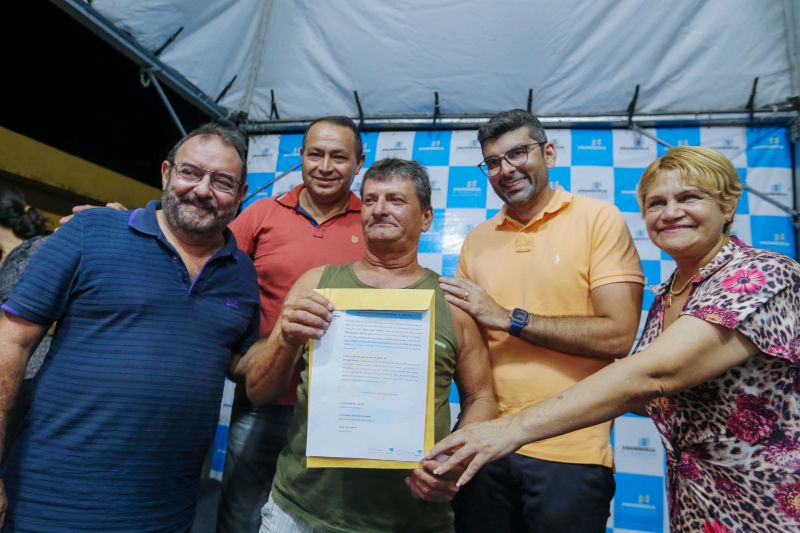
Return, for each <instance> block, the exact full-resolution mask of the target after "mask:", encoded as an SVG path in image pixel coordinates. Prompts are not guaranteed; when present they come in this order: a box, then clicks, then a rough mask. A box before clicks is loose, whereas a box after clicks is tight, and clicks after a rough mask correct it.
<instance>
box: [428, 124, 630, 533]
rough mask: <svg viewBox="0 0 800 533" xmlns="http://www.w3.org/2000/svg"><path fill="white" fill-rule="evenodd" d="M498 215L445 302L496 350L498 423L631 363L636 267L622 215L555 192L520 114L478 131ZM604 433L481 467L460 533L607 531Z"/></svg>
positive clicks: (468, 244) (460, 505)
mask: <svg viewBox="0 0 800 533" xmlns="http://www.w3.org/2000/svg"><path fill="white" fill-rule="evenodd" d="M478 140H479V141H480V143H481V148H482V150H483V155H484V160H483V162H482V163H481V164H480V167H481V169H482V170H483V171H484V172H485V173H486V175H487V176H488V178H489V182H490V183H491V184H492V187H493V188H494V190H495V192H496V193H497V195H498V196H500V198H501V199H502V200H503V202H504V206H503V209H502V210H501V211H500V212H499V213H498V214H497V215H495V216H494V217H492V218H491V219H490V220H488V221H486V222H484V223H483V224H481V225H479V226H478V227H476V228H475V229H474V230H473V231H472V232H470V234H469V235H468V236H467V238H466V240H465V241H464V245H463V247H462V249H461V257H460V260H459V266H458V273H457V275H458V277H457V278H442V279H441V287H442V289H444V290H445V291H446V292H448V293H449V295H448V297H447V298H448V301H450V302H451V303H453V304H455V305H457V306H458V307H460V308H461V309H463V310H465V311H466V312H468V313H469V314H470V315H472V317H473V318H475V320H476V322H478V324H479V325H480V327H481V329H482V333H483V336H484V338H485V339H486V340H487V342H488V345H489V354H490V358H491V363H492V374H493V377H494V386H495V393H496V395H497V400H498V406H499V408H500V413H501V416H509V415H512V414H514V413H516V412H517V411H520V410H522V409H524V408H525V407H527V406H529V405H532V404H535V403H538V402H540V401H542V400H544V399H546V398H549V397H551V396H554V395H556V394H558V393H559V392H560V391H562V390H564V389H566V388H568V387H569V386H570V385H572V384H573V383H575V382H577V381H580V380H581V379H582V378H584V377H586V376H588V375H589V374H592V373H594V372H596V371H597V370H599V369H600V368H602V367H604V366H606V365H608V364H609V363H611V362H612V361H613V360H614V359H615V358H618V357H623V356H625V355H626V354H627V353H628V352H629V350H630V348H631V344H632V343H633V340H634V337H635V336H636V326H637V324H638V322H639V317H640V312H641V299H642V286H643V284H644V276H643V275H642V270H641V265H640V262H639V256H638V254H637V252H636V249H635V248H634V245H633V241H632V239H631V236H630V233H629V231H628V228H627V226H626V224H625V221H624V219H623V217H622V215H621V213H620V212H619V210H618V209H617V208H616V207H614V206H613V205H611V204H608V203H605V202H601V201H598V200H595V199H592V198H588V197H585V196H580V195H573V194H570V193H569V192H567V191H565V190H564V189H562V188H560V187H559V188H557V189H556V190H553V189H551V188H550V187H549V184H548V169H550V168H553V166H554V165H555V162H556V147H555V146H554V145H553V144H552V143H550V142H548V141H547V137H546V135H545V131H544V128H543V127H542V125H541V123H540V122H539V121H538V120H537V119H536V117H534V116H533V115H531V114H530V113H528V112H526V111H523V110H512V111H505V112H503V113H499V114H497V115H495V116H494V117H492V119H491V120H490V121H489V122H487V123H486V124H484V125H483V126H482V127H481V128H480V130H479V132H478ZM610 429H611V425H610V423H606V424H600V425H597V426H594V427H591V428H587V429H584V430H580V431H576V432H574V433H570V434H567V435H564V436H562V437H556V438H552V439H548V440H545V441H542V442H538V443H534V444H529V445H526V446H523V447H522V448H520V449H519V450H517V453H515V454H512V455H511V456H509V457H506V458H504V459H501V460H498V461H495V462H494V463H491V464H489V465H486V466H485V467H484V468H483V470H481V472H480V473H479V474H478V475H477V476H476V477H475V479H473V480H472V481H471V482H470V483H469V484H467V485H466V486H465V487H463V488H462V489H461V492H460V494H459V495H458V497H457V498H456V500H455V501H454V507H455V511H456V529H457V531H459V532H472V531H476V532H478V531H520V532H521V531H547V532H548V533H552V532H568V531H569V532H572V531H581V532H593V531H597V532H600V531H605V527H606V521H607V519H608V515H609V508H610V502H611V498H612V497H613V495H614V488H615V485H614V477H613V472H612V469H611V467H612V461H613V456H612V450H611V445H610V439H609V437H610Z"/></svg>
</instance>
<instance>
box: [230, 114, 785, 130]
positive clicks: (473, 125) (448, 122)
mask: <svg viewBox="0 0 800 533" xmlns="http://www.w3.org/2000/svg"><path fill="white" fill-rule="evenodd" d="M433 117H434V115H433V114H430V115H413V116H372V117H370V116H364V117H363V126H362V129H364V130H367V131H379V130H429V129H433V127H434V124H433V120H432V119H433ZM489 118H491V115H445V114H438V115H437V116H436V124H435V127H436V128H444V127H449V128H452V129H477V128H478V127H480V125H481V124H483V123H484V122H487V121H488V120H489ZM538 118H539V120H540V121H541V122H542V124H543V125H544V126H545V128H627V127H629V126H630V122H629V117H628V115H627V114H624V115H596V116H589V115H586V116H578V115H575V116H546V115H545V116H539V117H538ZM796 118H797V113H796V112H794V111H783V110H779V111H756V112H754V113H753V117H752V123H751V121H750V120H751V119H750V114H749V113H747V112H720V113H673V114H661V115H656V114H652V115H636V116H635V117H634V120H635V123H636V124H637V125H638V126H640V127H645V128H652V127H667V126H693V125H696V126H699V125H703V126H747V125H751V124H754V125H761V126H764V125H776V126H777V125H780V126H786V125H787V124H789V123H791V122H792V121H793V120H795V119H796ZM356 119H360V117H356ZM313 120H314V119H313V118H308V119H303V120H269V121H263V122H257V121H249V122H243V123H242V124H241V127H242V129H244V131H246V132H247V133H249V134H264V133H297V132H302V131H305V129H306V127H308V125H309V124H310V123H311V122H312V121H313Z"/></svg>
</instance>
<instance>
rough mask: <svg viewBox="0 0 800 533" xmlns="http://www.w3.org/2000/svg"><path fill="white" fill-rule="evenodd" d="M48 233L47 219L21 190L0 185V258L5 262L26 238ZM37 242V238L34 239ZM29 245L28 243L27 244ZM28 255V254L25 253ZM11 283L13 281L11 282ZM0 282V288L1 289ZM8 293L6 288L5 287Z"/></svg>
mask: <svg viewBox="0 0 800 533" xmlns="http://www.w3.org/2000/svg"><path fill="white" fill-rule="evenodd" d="M49 233H50V227H49V225H48V223H47V220H46V219H45V218H44V217H43V216H42V214H41V213H39V210H38V209H36V208H35V207H31V206H30V205H28V203H27V202H26V201H25V196H24V195H23V194H22V192H21V191H19V190H18V189H16V188H14V187H9V186H7V185H0V260H2V262H5V260H6V258H7V257H8V255H9V254H10V253H11V252H12V251H13V250H14V249H15V248H17V247H18V246H20V245H21V244H24V242H25V241H26V240H28V239H34V237H38V236H41V235H47V234H49ZM34 242H38V239H34ZM29 246H30V244H29ZM27 255H30V254H27ZM12 285H13V283H12ZM3 287H4V286H3V285H2V284H0V290H3ZM5 291H6V292H5V293H4V294H7V293H8V289H5Z"/></svg>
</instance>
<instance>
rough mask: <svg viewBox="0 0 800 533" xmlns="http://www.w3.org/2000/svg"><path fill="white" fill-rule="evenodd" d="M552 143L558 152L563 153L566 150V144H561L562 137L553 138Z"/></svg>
mask: <svg viewBox="0 0 800 533" xmlns="http://www.w3.org/2000/svg"><path fill="white" fill-rule="evenodd" d="M550 142H551V143H553V146H555V147H556V150H558V151H562V150H564V149H565V148H564V143H562V142H561V137H553V138H552V139H550Z"/></svg>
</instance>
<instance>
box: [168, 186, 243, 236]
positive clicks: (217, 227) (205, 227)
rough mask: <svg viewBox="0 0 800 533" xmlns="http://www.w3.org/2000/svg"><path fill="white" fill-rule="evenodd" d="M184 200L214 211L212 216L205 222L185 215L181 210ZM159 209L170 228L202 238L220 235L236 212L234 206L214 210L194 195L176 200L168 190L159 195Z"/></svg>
mask: <svg viewBox="0 0 800 533" xmlns="http://www.w3.org/2000/svg"><path fill="white" fill-rule="evenodd" d="M184 199H185V200H187V201H192V202H193V203H197V204H201V205H205V206H208V207H210V208H211V209H213V210H214V211H213V213H214V216H213V217H211V218H210V219H209V220H207V221H199V220H196V219H195V218H194V217H192V216H190V215H187V214H186V213H185V212H184V210H183V208H182V205H183V203H184ZM161 208H162V210H163V211H164V216H165V217H166V219H167V224H169V227H170V228H172V229H173V230H177V231H178V232H181V233H186V234H189V235H202V236H209V235H216V234H220V233H222V230H224V229H225V228H226V227H228V224H230V222H231V220H233V219H234V217H235V216H236V211H237V206H236V205H233V206H231V207H230V208H229V209H225V210H219V209H217V208H215V207H214V206H213V204H212V203H210V202H207V201H202V200H199V199H198V198H197V197H196V196H194V193H189V194H186V195H184V197H183V198H178V197H177V196H175V195H174V194H172V193H171V192H169V191H168V190H164V193H163V194H162V195H161Z"/></svg>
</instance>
